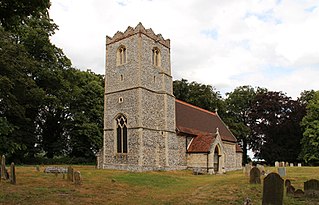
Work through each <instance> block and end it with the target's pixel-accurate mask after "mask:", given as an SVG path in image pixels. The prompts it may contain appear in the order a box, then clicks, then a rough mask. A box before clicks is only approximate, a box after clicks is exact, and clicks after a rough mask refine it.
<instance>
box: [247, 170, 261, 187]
mask: <svg viewBox="0 0 319 205" xmlns="http://www.w3.org/2000/svg"><path fill="white" fill-rule="evenodd" d="M249 183H250V184H260V183H261V181H260V170H259V169H258V168H257V167H253V168H252V169H251V170H250V176H249Z"/></svg>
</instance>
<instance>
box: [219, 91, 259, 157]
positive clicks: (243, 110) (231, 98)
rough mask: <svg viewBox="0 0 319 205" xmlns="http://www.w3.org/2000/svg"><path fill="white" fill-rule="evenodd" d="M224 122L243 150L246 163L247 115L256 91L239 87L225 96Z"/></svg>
mask: <svg viewBox="0 0 319 205" xmlns="http://www.w3.org/2000/svg"><path fill="white" fill-rule="evenodd" d="M226 96H227V98H226V100H225V104H226V109H227V111H226V113H227V114H226V118H225V121H226V122H227V125H228V126H229V128H230V130H231V131H232V132H233V133H234V135H235V136H236V138H237V139H238V141H239V142H240V144H241V147H242V149H243V163H247V148H250V147H251V141H250V137H251V136H250V135H251V130H250V124H249V121H250V119H249V113H250V112H251V107H252V103H253V101H254V98H255V96H256V91H255V89H254V88H253V87H251V86H240V87H237V88H235V90H234V91H233V92H230V93H227V94H226Z"/></svg>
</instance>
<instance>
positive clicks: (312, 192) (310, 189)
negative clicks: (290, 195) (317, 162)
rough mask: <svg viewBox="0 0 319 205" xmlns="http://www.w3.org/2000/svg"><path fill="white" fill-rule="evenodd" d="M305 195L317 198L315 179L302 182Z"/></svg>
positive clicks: (318, 184)
mask: <svg viewBox="0 0 319 205" xmlns="http://www.w3.org/2000/svg"><path fill="white" fill-rule="evenodd" d="M304 190H305V195H307V196H313V197H315V196H318V195H319V181H318V180H316V179H310V180H308V181H306V182H304Z"/></svg>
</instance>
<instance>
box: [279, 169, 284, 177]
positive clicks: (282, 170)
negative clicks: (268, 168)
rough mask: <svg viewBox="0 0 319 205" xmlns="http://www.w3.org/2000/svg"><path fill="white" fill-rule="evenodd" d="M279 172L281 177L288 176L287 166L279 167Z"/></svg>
mask: <svg viewBox="0 0 319 205" xmlns="http://www.w3.org/2000/svg"><path fill="white" fill-rule="evenodd" d="M278 174H279V175H280V176H281V177H284V176H286V167H278Z"/></svg>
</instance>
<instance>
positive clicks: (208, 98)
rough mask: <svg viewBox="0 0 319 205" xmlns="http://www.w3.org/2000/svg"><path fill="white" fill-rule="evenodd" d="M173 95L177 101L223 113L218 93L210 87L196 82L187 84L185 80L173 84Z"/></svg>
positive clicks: (221, 101) (222, 105)
mask: <svg viewBox="0 0 319 205" xmlns="http://www.w3.org/2000/svg"><path fill="white" fill-rule="evenodd" d="M173 90H174V95H175V97H176V98H177V99H179V100H182V101H185V102H188V103H190V104H193V105H196V106H198V107H201V108H203V109H206V110H209V111H213V112H214V111H216V109H218V110H219V111H221V112H223V111H224V103H223V100H222V97H221V95H220V93H219V92H218V91H216V90H215V88H214V87H212V86H211V85H204V84H200V83H197V82H191V83H188V81H187V80H185V79H182V80H180V81H179V80H175V81H174V82H173Z"/></svg>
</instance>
